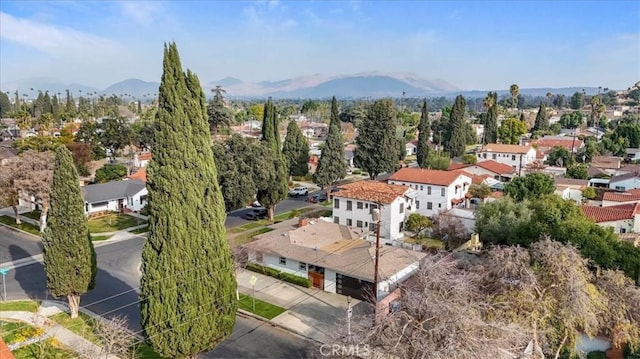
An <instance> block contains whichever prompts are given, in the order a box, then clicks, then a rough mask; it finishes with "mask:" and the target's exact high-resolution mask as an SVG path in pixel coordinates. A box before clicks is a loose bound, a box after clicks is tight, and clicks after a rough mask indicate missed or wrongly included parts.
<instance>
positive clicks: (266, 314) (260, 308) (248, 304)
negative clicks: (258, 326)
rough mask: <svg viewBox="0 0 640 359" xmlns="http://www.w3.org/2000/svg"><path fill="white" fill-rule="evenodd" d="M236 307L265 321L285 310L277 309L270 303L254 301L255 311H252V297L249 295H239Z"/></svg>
mask: <svg viewBox="0 0 640 359" xmlns="http://www.w3.org/2000/svg"><path fill="white" fill-rule="evenodd" d="M238 307H239V308H240V309H242V310H246V311H247V312H251V313H253V314H257V315H259V316H261V317H263V318H266V319H273V318H275V317H277V316H278V315H280V314H282V313H284V312H286V311H287V310H286V309H284V308H282V307H278V306H277V305H273V304H271V303H267V302H265V301H262V300H260V299H255V308H256V309H255V311H254V310H253V297H251V296H250V295H244V294H241V295H240V301H239V302H238Z"/></svg>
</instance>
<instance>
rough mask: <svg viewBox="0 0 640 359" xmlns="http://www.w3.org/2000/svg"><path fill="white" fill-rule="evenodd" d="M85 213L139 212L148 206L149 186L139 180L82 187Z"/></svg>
mask: <svg viewBox="0 0 640 359" xmlns="http://www.w3.org/2000/svg"><path fill="white" fill-rule="evenodd" d="M82 195H83V197H84V203H85V204H84V212H85V214H87V215H91V214H94V213H98V212H107V211H113V212H119V211H123V210H125V209H127V210H131V211H139V210H141V209H142V208H143V207H144V206H145V205H146V204H147V185H146V183H145V182H142V181H139V180H125V181H113V182H107V183H98V184H92V185H88V186H84V187H82Z"/></svg>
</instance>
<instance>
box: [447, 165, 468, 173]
mask: <svg viewBox="0 0 640 359" xmlns="http://www.w3.org/2000/svg"><path fill="white" fill-rule="evenodd" d="M471 166H472V165H469V164H466V163H452V164H450V165H449V168H447V171H455V170H460V169H463V168H467V167H471Z"/></svg>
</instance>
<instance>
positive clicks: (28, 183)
mask: <svg viewBox="0 0 640 359" xmlns="http://www.w3.org/2000/svg"><path fill="white" fill-rule="evenodd" d="M53 164H54V161H53V153H52V152H50V151H47V152H36V151H32V150H30V151H27V152H24V153H23V154H21V155H20V156H19V159H18V165H17V169H16V178H15V180H14V183H15V188H16V191H17V192H18V193H19V194H20V196H21V198H22V199H24V200H26V201H27V202H31V203H33V204H36V205H40V206H41V214H40V231H41V232H44V229H45V227H46V223H47V211H48V210H49V192H50V191H51V179H52V178H53Z"/></svg>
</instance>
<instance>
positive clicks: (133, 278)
mask: <svg viewBox="0 0 640 359" xmlns="http://www.w3.org/2000/svg"><path fill="white" fill-rule="evenodd" d="M2 234H4V232H2ZM4 240H5V237H3V238H2V241H4ZM23 242H24V241H23ZM142 245H143V239H138V238H134V239H130V240H126V241H121V242H115V243H111V244H108V245H104V246H100V247H98V248H96V254H97V257H98V268H99V272H98V277H97V279H96V283H97V286H96V288H95V289H93V290H92V291H90V292H89V293H87V294H85V295H83V296H82V299H81V303H80V304H81V306H82V307H83V308H85V309H88V310H90V311H92V312H94V313H96V314H99V315H101V316H105V317H109V316H118V315H119V316H125V317H126V318H127V320H128V323H129V326H130V327H131V329H132V330H134V331H136V332H140V330H141V327H140V311H139V308H138V293H137V290H136V289H137V287H138V283H139V280H140V274H139V272H138V264H139V263H140V254H141V251H142ZM10 252H11V253H10V254H11V256H12V257H14V256H15V257H16V258H18V257H22V258H24V257H28V256H29V255H30V254H29V252H27V251H26V250H23V249H22V248H21V246H20V244H17V245H10ZM6 280H7V281H6V286H7V297H8V299H10V300H11V299H23V298H25V297H30V298H34V299H47V298H49V296H48V293H47V290H46V277H45V273H44V267H43V265H42V264H41V263H33V264H30V265H28V266H24V267H19V268H16V269H14V270H12V271H11V272H9V274H8V275H7V278H6ZM62 300H63V299H62ZM312 350H313V349H312V344H311V343H310V342H309V341H307V340H305V339H302V338H300V337H298V336H295V335H293V334H291V333H288V332H286V331H283V330H281V329H279V328H274V327H271V325H270V324H268V323H266V322H262V321H259V320H256V319H253V318H244V317H241V316H238V317H237V320H236V326H235V329H234V333H233V334H232V336H231V337H230V338H229V339H228V340H227V341H225V342H224V343H222V344H221V345H220V346H219V347H218V348H216V350H215V351H213V352H211V353H207V354H205V355H202V356H201V357H204V358H305V357H308V356H309V354H310V351H312Z"/></svg>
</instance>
